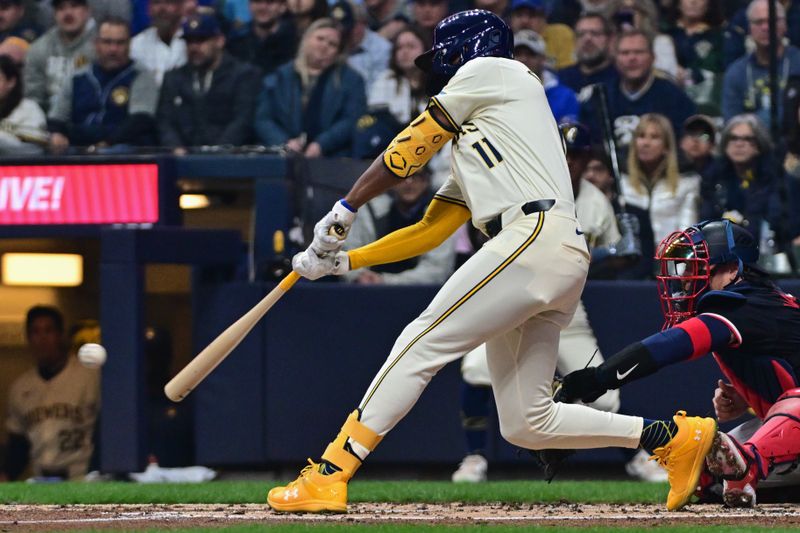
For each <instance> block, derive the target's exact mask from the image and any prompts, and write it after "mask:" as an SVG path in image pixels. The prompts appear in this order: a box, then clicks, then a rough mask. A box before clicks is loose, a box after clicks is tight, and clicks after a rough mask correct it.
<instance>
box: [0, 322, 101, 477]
mask: <svg viewBox="0 0 800 533" xmlns="http://www.w3.org/2000/svg"><path fill="white" fill-rule="evenodd" d="M28 317H29V318H28V323H27V336H28V342H29V345H30V348H31V352H32V353H33V356H34V359H35V362H36V367H35V368H31V369H30V370H28V371H26V372H25V373H24V374H22V375H21V376H20V377H19V378H17V380H16V381H14V383H13V384H12V386H11V389H10V391H9V396H8V402H9V403H8V418H7V420H6V429H7V430H8V433H9V453H8V455H9V457H8V465H7V467H6V469H5V473H6V474H7V475H8V477H9V478H10V479H15V478H16V477H17V476H18V475H19V473H21V472H22V470H23V469H24V467H25V465H26V463H28V462H30V464H31V466H32V469H33V475H34V476H35V477H58V478H62V479H79V478H82V477H83V476H84V475H86V472H87V471H88V467H89V460H90V458H91V456H92V452H93V450H94V446H93V443H92V435H93V432H94V427H95V422H96V420H97V414H98V412H99V409H100V373H99V372H98V371H97V370H94V369H89V368H86V367H84V366H82V365H81V364H80V363H79V362H78V360H77V359H76V358H75V357H72V356H70V355H69V354H68V352H67V351H66V347H65V344H64V339H63V322H61V320H62V319H61V318H60V313H58V311H57V310H55V309H53V308H49V307H34V308H32V309H31V311H30V312H29V314H28ZM26 452H27V453H26Z"/></svg>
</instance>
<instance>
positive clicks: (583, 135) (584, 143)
mask: <svg viewBox="0 0 800 533" xmlns="http://www.w3.org/2000/svg"><path fill="white" fill-rule="evenodd" d="M558 129H559V130H561V136H562V137H563V138H564V146H566V148H567V152H574V151H589V150H591V149H592V135H591V134H590V133H589V128H587V127H586V126H584V125H583V124H581V123H580V122H575V121H572V120H565V121H564V122H562V123H561V124H559V125H558Z"/></svg>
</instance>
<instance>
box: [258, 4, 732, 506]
mask: <svg viewBox="0 0 800 533" xmlns="http://www.w3.org/2000/svg"><path fill="white" fill-rule="evenodd" d="M513 47H514V44H513V36H512V33H511V30H510V29H509V28H508V26H507V25H506V23H505V22H503V20H502V19H501V18H500V17H498V16H496V15H494V14H492V13H490V12H488V11H483V10H471V11H464V12H460V13H456V14H455V15H452V16H450V17H448V18H446V19H444V20H443V21H442V22H440V23H439V24H438V25H437V27H436V30H435V31H434V44H433V47H432V49H430V50H428V51H427V52H425V53H423V54H422V55H421V56H419V57H418V58H417V59H416V63H417V65H418V66H419V67H420V68H421V69H422V70H423V71H424V72H426V73H427V91H428V94H429V95H430V96H431V100H430V103H429V105H428V107H427V109H426V110H425V111H424V112H423V113H422V114H421V115H420V116H419V117H417V118H415V119H414V120H413V121H412V122H411V123H410V124H409V125H408V127H407V128H406V129H405V130H403V131H402V132H400V133H399V134H398V135H397V137H396V138H395V139H394V140H393V141H392V142H391V143H390V145H389V147H388V148H387V149H386V150H385V152H384V153H383V154H381V155H380V156H379V157H378V158H376V160H375V161H374V162H373V163H372V165H371V166H370V167H369V168H368V169H367V170H366V171H365V172H364V174H362V175H361V177H360V178H359V179H358V180H357V181H356V183H355V184H354V185H353V187H352V189H351V190H350V191H349V192H348V193H347V195H346V196H345V198H343V199H342V200H339V201H338V202H336V203H335V204H334V206H333V208H332V210H331V211H330V212H329V213H328V214H327V215H325V217H323V219H322V220H320V221H319V222H318V223H317V225H316V226H315V229H314V240H313V241H312V243H311V245H310V247H309V248H308V249H307V250H305V251H304V252H301V253H299V254H297V255H296V256H295V257H294V259H293V262H292V266H293V268H294V270H295V272H297V273H298V274H300V275H302V276H304V277H306V278H308V279H317V278H320V277H322V276H325V275H329V274H343V273H344V272H346V271H348V270H354V269H357V268H362V267H365V266H370V265H374V264H378V263H387V262H393V261H399V260H402V259H405V258H408V257H414V256H416V255H419V254H421V253H424V252H426V251H428V250H430V249H432V248H434V247H435V246H437V245H438V244H440V243H441V242H442V241H443V240H444V239H445V238H447V237H448V236H449V235H451V234H452V233H453V232H455V231H456V229H458V227H460V226H461V225H462V224H463V223H465V222H466V221H467V220H468V219H470V218H471V219H472V223H473V224H474V225H475V226H476V227H477V228H480V229H481V230H482V231H483V232H484V233H485V234H487V235H488V236H489V237H491V238H490V239H489V240H488V241H487V243H486V244H485V245H484V246H483V247H481V249H480V250H478V251H477V252H476V253H475V254H474V255H473V256H472V257H471V258H470V259H469V260H468V261H467V262H466V263H464V265H462V266H461V267H460V268H459V269H458V270H456V272H455V273H454V274H453V275H452V276H451V277H450V279H448V280H447V281H446V282H445V284H444V285H443V286H442V288H441V289H440V291H439V292H438V294H437V295H436V296H435V297H434V298H433V300H432V301H431V303H430V304H429V306H428V308H427V309H426V310H424V311H423V312H422V314H421V315H420V316H419V317H418V318H416V319H415V320H413V321H412V322H411V323H410V324H409V325H408V326H406V328H405V330H404V331H403V332H402V333H401V334H400V336H399V338H398V339H397V341H396V342H395V345H394V347H393V348H392V350H391V352H390V354H389V357H388V359H387V360H386V362H385V363H384V365H383V367H382V368H381V369H380V370H379V371H378V374H377V375H376V377H375V378H374V380H373V382H372V384H371V385H370V387H369V389H368V390H367V392H366V394H365V396H364V398H363V399H362V401H361V403H360V405H359V406H358V408H357V409H355V410H354V411H352V413H351V414H350V415H349V416H348V417H347V419H346V421H345V423H344V425H343V426H342V430H341V432H340V433H339V435H338V436H337V437H336V438H335V439H334V440H333V442H331V443H330V444H329V445H328V447H327V448H326V450H325V451H324V453H323V454H322V459H321V461H320V462H319V463H315V462H313V461H310V463H311V464H309V465H308V466H306V467H305V468H304V469H303V470H302V471H301V473H300V476H299V477H298V478H297V479H296V480H295V481H292V482H291V483H289V484H287V485H285V486H279V487H275V488H273V489H272V490H270V491H269V494H268V496H267V501H268V503H269V505H270V506H271V507H272V508H273V509H274V510H276V511H280V512H319V511H334V512H344V511H346V510H347V483H348V481H349V480H350V479H351V478H352V477H353V475H354V474H355V472H356V470H357V469H358V468H359V467H360V466H361V463H362V462H363V461H364V459H365V458H366V457H367V455H369V453H370V452H371V451H372V450H374V449H375V447H376V446H377V445H378V443H380V441H381V439H382V438H383V437H384V436H385V435H386V434H387V433H388V432H389V431H390V430H391V429H392V428H393V427H394V426H395V425H396V424H397V423H398V422H399V421H400V420H401V419H402V418H403V417H404V416H405V415H406V413H408V411H409V410H410V409H411V408H412V407H413V406H414V404H415V403H416V402H417V399H418V398H419V396H420V394H421V393H422V391H423V390H424V389H425V387H426V386H427V384H428V382H429V381H430V379H431V378H432V377H433V376H434V375H435V374H436V373H437V372H438V371H439V370H440V369H441V368H442V367H443V366H444V365H446V364H447V363H449V362H451V361H454V360H457V359H459V358H460V357H461V356H462V355H463V354H465V353H467V352H469V351H470V350H472V349H474V348H476V347H477V346H479V345H480V344H483V343H487V360H488V363H489V372H490V377H491V381H492V389H493V391H494V393H495V398H496V404H497V410H498V414H499V416H498V418H499V421H500V431H501V433H502V435H503V437H504V438H505V439H506V440H508V441H509V442H511V443H512V444H515V445H517V446H520V447H523V448H528V449H544V448H597V447H610V446H620V447H627V448H638V447H639V446H641V447H643V448H645V449H648V450H652V451H653V453H655V454H656V455H658V456H659V457H660V458H661V460H662V461H663V463H664V464H666V466H667V470H668V476H669V482H670V485H671V488H670V493H669V495H668V497H667V508H668V509H679V508H681V507H682V506H683V505H685V504H686V502H687V501H688V499H689V497H690V496H691V494H692V493H693V491H694V488H695V486H696V485H697V480H698V478H699V476H700V466H701V464H702V458H703V457H705V455H706V454H707V452H708V450H709V449H710V448H711V446H712V443H713V441H714V440H715V437H716V434H717V426H716V422H715V421H714V420H713V419H711V418H699V417H687V416H686V413H685V412H683V411H680V412H678V414H677V415H676V416H675V417H673V419H672V420H659V421H655V420H647V419H642V418H641V417H634V416H625V415H618V414H614V413H608V412H602V411H598V410H595V409H592V408H590V407H586V406H584V405H570V404H566V403H555V402H553V397H552V383H551V381H552V376H553V374H554V373H555V367H556V360H557V354H558V341H559V334H560V332H561V329H562V328H564V327H565V326H566V325H567V323H569V321H570V319H571V318H572V315H573V314H574V312H575V308H576V306H577V305H578V300H579V298H580V295H581V291H582V290H583V285H584V283H585V279H586V273H587V271H588V269H589V252H588V249H587V246H586V239H585V238H584V236H583V234H582V231H581V228H580V225H579V224H578V222H577V220H576V218H575V204H574V198H573V194H572V188H571V185H570V176H569V170H568V168H567V161H566V158H565V155H564V147H563V144H562V140H561V137H560V135H559V130H558V127H557V125H556V121H555V120H554V119H553V115H552V113H551V112H550V109H549V107H548V104H547V98H546V97H545V94H544V88H543V86H542V83H541V81H540V80H539V79H538V78H537V77H536V75H534V74H533V73H531V72H530V71H529V70H528V69H527V68H526V67H525V66H524V65H523V64H522V63H520V62H518V61H514V60H513V56H512V51H513ZM451 139H453V148H452V159H451V165H452V166H451V175H450V177H449V178H448V180H447V181H446V182H445V184H444V185H443V186H442V187H441V188H440V189H439V191H438V192H437V193H436V195H435V196H434V199H433V200H432V201H431V203H430V205H429V206H428V209H427V211H426V213H425V215H424V216H423V219H422V220H421V221H420V222H418V223H416V224H413V225H411V226H408V227H406V228H402V229H400V230H397V231H395V232H393V233H391V234H389V235H387V236H385V237H384V238H382V239H379V240H378V241H375V242H374V243H372V244H369V245H367V246H365V247H362V248H359V249H357V250H350V251H349V252H343V251H341V250H342V247H343V246H344V240H345V238H346V234H347V231H348V229H349V228H350V226H351V225H352V223H353V221H354V219H355V216H356V211H357V209H358V208H359V207H361V206H362V205H364V203H366V202H367V201H369V200H370V199H371V198H374V197H375V196H376V195H378V194H380V193H382V192H384V191H386V190H388V189H389V188H390V187H392V186H393V185H395V184H396V183H397V180H398V179H405V178H407V177H408V176H410V175H412V174H414V173H415V172H416V171H417V170H418V169H419V168H420V167H422V166H424V165H425V164H426V163H427V162H428V160H429V159H430V158H431V156H432V155H433V154H434V153H435V152H436V151H437V150H439V149H441V148H442V147H443V146H444V145H445V144H446V143H447V142H448V141H450V140H451ZM332 232H334V233H335V235H332V234H331V233H332ZM337 235H338V237H337Z"/></svg>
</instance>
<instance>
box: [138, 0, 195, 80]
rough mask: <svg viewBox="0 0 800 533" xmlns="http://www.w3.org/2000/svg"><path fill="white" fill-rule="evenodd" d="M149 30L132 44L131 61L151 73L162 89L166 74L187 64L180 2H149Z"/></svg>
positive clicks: (160, 0)
mask: <svg viewBox="0 0 800 533" xmlns="http://www.w3.org/2000/svg"><path fill="white" fill-rule="evenodd" d="M147 13H148V14H149V15H150V24H151V26H150V27H149V28H147V29H146V30H144V31H143V32H142V33H140V34H139V35H137V36H135V37H134V38H133V40H132V41H131V58H132V59H133V60H134V61H136V62H137V63H139V64H140V65H142V66H143V67H145V68H147V69H149V70H150V71H152V72H153V75H154V76H155V78H156V82H157V83H158V84H159V85H161V83H162V82H163V81H164V74H165V73H166V72H167V71H168V70H172V69H174V68H178V67H180V66H183V65H184V64H185V63H186V42H185V41H184V40H183V39H181V21H182V20H183V1H182V0H148V4H147Z"/></svg>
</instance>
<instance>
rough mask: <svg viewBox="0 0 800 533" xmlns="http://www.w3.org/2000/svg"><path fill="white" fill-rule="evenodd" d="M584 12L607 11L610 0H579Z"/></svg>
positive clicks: (604, 12)
mask: <svg viewBox="0 0 800 533" xmlns="http://www.w3.org/2000/svg"><path fill="white" fill-rule="evenodd" d="M580 2H581V7H582V8H583V12H584V13H600V14H606V13H608V5H609V4H610V3H611V2H610V0H580Z"/></svg>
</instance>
